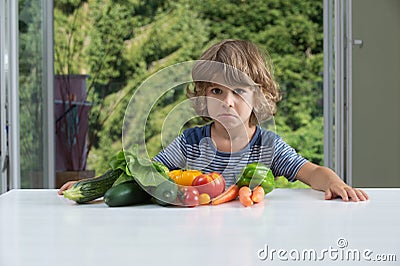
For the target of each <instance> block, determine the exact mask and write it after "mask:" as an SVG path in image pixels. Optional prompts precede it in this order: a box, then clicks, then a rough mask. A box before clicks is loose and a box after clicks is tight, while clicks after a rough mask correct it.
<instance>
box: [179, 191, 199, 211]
mask: <svg viewBox="0 0 400 266" xmlns="http://www.w3.org/2000/svg"><path fill="white" fill-rule="evenodd" d="M199 195H200V193H199V191H198V190H197V188H195V187H191V186H185V187H182V188H180V193H179V199H180V201H181V202H182V203H183V204H184V205H185V206H187V207H195V206H197V205H199V204H200V201H199Z"/></svg>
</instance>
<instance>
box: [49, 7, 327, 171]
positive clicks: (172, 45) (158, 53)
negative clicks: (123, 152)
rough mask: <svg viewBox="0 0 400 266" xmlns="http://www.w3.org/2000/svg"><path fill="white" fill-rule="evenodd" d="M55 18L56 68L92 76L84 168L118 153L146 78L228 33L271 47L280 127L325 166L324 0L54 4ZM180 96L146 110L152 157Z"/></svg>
mask: <svg viewBox="0 0 400 266" xmlns="http://www.w3.org/2000/svg"><path fill="white" fill-rule="evenodd" d="M54 14H55V32H56V33H55V34H56V36H57V39H56V40H55V46H56V47H55V55H56V58H55V59H56V70H58V71H59V72H63V71H64V72H63V73H65V71H66V70H68V71H69V73H74V72H79V73H80V74H89V75H90V82H89V93H88V94H89V99H88V100H89V101H91V102H93V103H94V106H93V108H92V111H91V118H90V133H89V143H90V144H89V145H90V147H89V148H90V154H89V155H90V156H89V161H88V164H89V168H93V169H96V170H98V171H100V170H104V169H103V166H104V165H106V162H108V161H109V159H110V156H112V154H114V153H115V152H117V151H118V150H119V149H120V147H121V128H122V121H123V117H124V113H125V108H126V107H127V105H128V103H129V100H130V97H131V95H132V94H133V92H134V91H135V90H136V88H137V87H139V85H140V84H141V83H142V82H143V81H144V80H145V79H146V78H148V77H149V76H150V75H152V74H154V73H155V72H157V71H158V70H160V69H162V68H164V67H167V66H170V65H173V64H175V63H178V62H183V61H187V60H193V59H197V58H198V57H199V55H200V54H201V53H202V52H203V51H204V50H205V49H206V48H207V47H209V46H210V44H211V43H215V42H217V41H220V40H222V39H226V38H231V39H233V38H237V39H248V40H251V41H252V42H254V43H256V44H257V45H259V46H260V47H261V48H262V49H264V50H266V51H268V52H269V55H270V57H271V61H272V63H273V65H274V69H275V78H276V79H277V81H278V83H279V84H280V87H281V90H282V94H283V100H282V101H281V102H280V103H279V105H278V114H277V116H276V117H275V122H276V125H277V132H278V134H281V135H282V137H283V139H284V140H286V141H287V142H288V143H289V144H290V145H292V146H293V147H294V148H295V149H296V150H297V151H298V152H299V153H301V154H302V155H303V156H305V157H306V158H307V159H310V160H311V161H313V162H315V163H319V164H321V163H322V156H323V145H322V137H323V130H322V77H321V74H320V73H322V69H323V43H322V38H323V33H322V1H312V0H290V1H289V0H269V1H265V0H252V1H242V0H231V1H226V0H202V1H189V0H177V1H172V0H150V1H139V0H129V1H120V0H87V1H78V0H56V1H55V12H54ZM71 36H72V37H71ZM57 54H58V55H57ZM59 62H64V63H62V64H61V65H59V66H57V63H59ZM65 62H69V65H66V63H65ZM79 73H74V74H79ZM183 99H185V96H184V92H183V89H182V90H181V91H179V90H176V91H175V93H173V94H172V95H170V94H169V95H166V96H165V97H163V98H161V99H160V101H159V102H158V103H157V105H156V106H155V108H154V110H153V111H152V112H151V114H150V118H149V120H148V123H147V128H146V140H147V146H148V150H149V153H150V154H151V155H155V154H156V153H157V152H158V150H159V149H160V147H161V140H160V129H161V127H162V125H163V122H164V119H165V115H166V114H167V113H168V112H169V111H170V110H171V109H172V108H173V106H174V105H175V104H176V103H178V102H179V101H181V100H183ZM142 104H146V103H142ZM138 108H139V107H138ZM197 122H199V121H191V122H190V123H189V124H188V125H193V123H197Z"/></svg>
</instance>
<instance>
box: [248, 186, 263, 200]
mask: <svg viewBox="0 0 400 266" xmlns="http://www.w3.org/2000/svg"><path fill="white" fill-rule="evenodd" d="M264 196H265V193H264V189H263V188H262V187H261V186H257V187H256V188H255V189H253V194H251V199H252V200H253V201H254V202H255V203H259V202H261V201H263V200H264Z"/></svg>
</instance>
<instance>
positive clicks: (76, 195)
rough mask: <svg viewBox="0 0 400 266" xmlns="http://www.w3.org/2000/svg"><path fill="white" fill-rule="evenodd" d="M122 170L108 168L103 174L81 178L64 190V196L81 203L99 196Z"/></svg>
mask: <svg viewBox="0 0 400 266" xmlns="http://www.w3.org/2000/svg"><path fill="white" fill-rule="evenodd" d="M121 173H122V170H120V169H116V170H112V169H109V170H108V171H106V172H105V173H104V174H102V175H100V176H97V177H93V178H87V179H82V180H81V181H78V182H76V183H75V184H74V185H73V186H72V187H71V188H70V189H68V190H65V191H64V192H63V195H64V197H65V198H67V199H70V200H73V201H75V202H76V203H79V204H82V203H86V202H89V201H92V200H95V199H97V198H100V197H102V196H103V195H104V193H106V191H107V190H108V189H109V188H110V187H111V186H112V185H113V184H114V182H115V180H117V178H118V177H119V176H120V175H121Z"/></svg>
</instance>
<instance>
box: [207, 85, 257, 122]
mask: <svg viewBox="0 0 400 266" xmlns="http://www.w3.org/2000/svg"><path fill="white" fill-rule="evenodd" d="M206 97H207V110H208V114H209V116H210V117H211V118H212V119H213V120H214V121H217V122H219V123H221V124H222V125H223V126H224V127H225V128H227V129H232V128H236V127H238V126H243V125H244V126H246V127H249V120H250V115H251V113H252V110H253V103H254V90H253V89H252V88H251V87H240V88H237V87H232V88H228V87H225V86H222V85H218V84H213V85H212V86H210V87H208V88H207V90H206Z"/></svg>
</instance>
